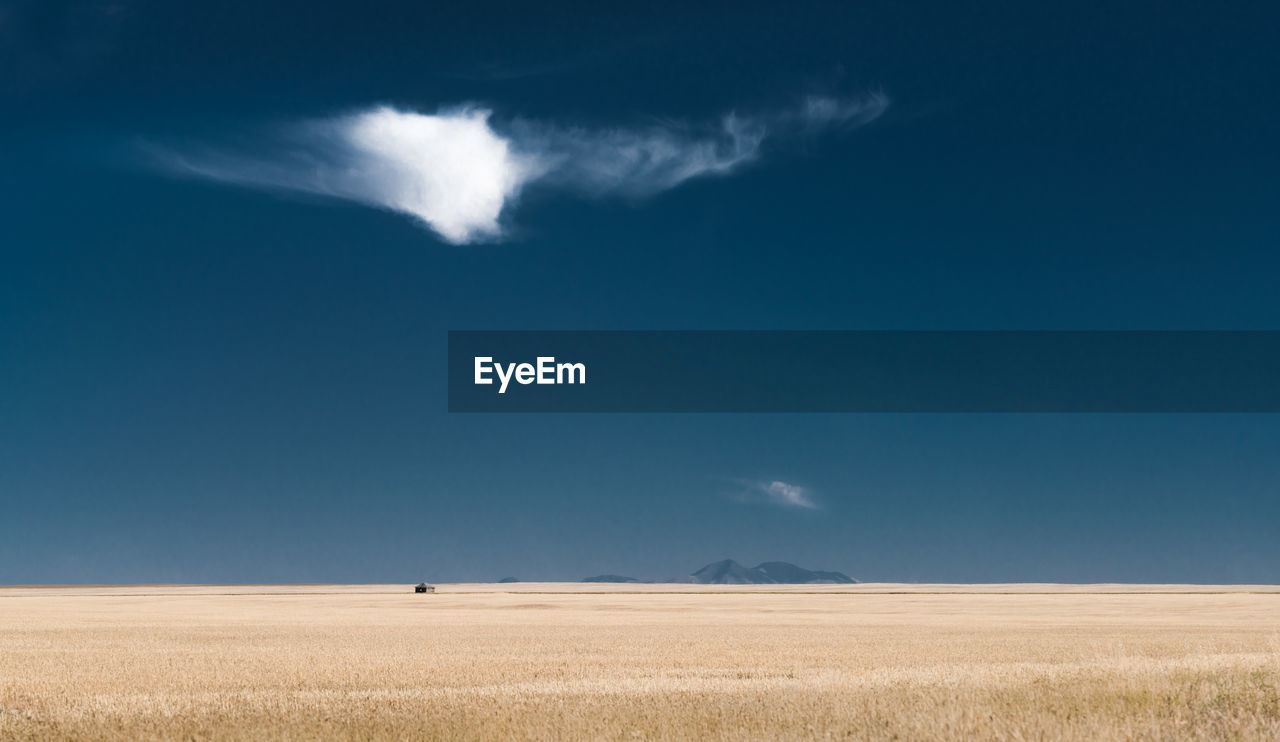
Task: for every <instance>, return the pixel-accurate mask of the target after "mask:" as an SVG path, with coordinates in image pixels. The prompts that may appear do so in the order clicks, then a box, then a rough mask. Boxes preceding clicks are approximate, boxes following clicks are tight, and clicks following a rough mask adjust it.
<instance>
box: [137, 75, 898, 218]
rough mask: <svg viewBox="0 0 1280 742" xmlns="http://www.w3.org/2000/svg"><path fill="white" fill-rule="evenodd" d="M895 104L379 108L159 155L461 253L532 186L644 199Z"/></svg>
mask: <svg viewBox="0 0 1280 742" xmlns="http://www.w3.org/2000/svg"><path fill="white" fill-rule="evenodd" d="M887 105H888V101H887V100H886V99H885V98H884V97H883V96H879V95H874V96H870V97H867V98H864V99H859V100H853V101H849V100H844V101H842V100H835V99H831V98H810V99H808V100H806V101H805V102H804V104H803V105H802V106H800V107H798V108H797V109H795V110H788V111H781V112H775V113H772V114H765V115H734V114H730V115H726V116H724V117H723V118H722V119H721V120H720V121H718V122H716V123H715V124H712V125H704V126H690V125H684V124H655V125H653V126H649V127H645V128H607V129H589V128H585V127H564V126H556V125H551V124H546V123H540V122H533V121H527V120H521V119H516V120H513V121H510V122H508V123H507V125H506V126H505V127H502V126H500V127H495V126H494V122H493V120H492V119H493V116H492V113H491V111H489V110H487V109H484V108H479V107H474V106H472V107H461V108H452V109H444V110H441V111H438V112H436V113H430V114H424V113H416V112H412V111H402V110H398V109H395V108H391V107H389V106H379V107H375V108H371V109H369V110H366V111H362V112H359V113H355V114H352V115H347V116H340V117H336V118H331V119H325V120H320V121H312V122H309V123H306V124H302V125H298V126H293V127H288V128H286V129H285V130H284V131H283V132H282V134H283V139H282V140H279V141H272V142H265V143H261V144H259V145H257V146H254V147H252V148H251V149H250V151H248V152H245V151H231V152H229V151H227V150H213V151H211V150H205V151H203V152H190V151H187V152H183V153H175V152H172V151H169V152H164V153H161V154H160V160H161V162H162V164H163V165H165V166H166V167H167V168H169V169H170V170H172V171H175V172H179V173H183V174H186V175H191V176H196V177H202V178H208V179H211V180H217V181H223V182H227V183H233V184H239V185H244V186H251V187H257V188H264V189H277V190H286V191H299V192H305V193H312V194H318V195H323V196H329V197H333V198H340V199H345V200H350V201H355V202H359V203H364V204H368V205H371V206H375V207H380V208H384V209H389V210H391V211H396V212H400V213H403V214H407V215H409V216H411V217H414V218H416V219H418V220H419V221H421V222H422V223H423V224H425V225H426V226H428V227H429V228H431V229H432V230H434V231H435V232H436V233H437V234H439V235H440V236H441V237H442V238H444V239H445V240H448V241H449V242H454V243H466V242H476V241H482V240H486V239H497V238H500V237H501V236H502V234H503V226H502V221H503V218H504V216H505V215H506V214H507V212H508V211H509V210H510V208H511V206H512V204H513V203H515V202H516V200H517V199H518V197H519V195H520V192H521V190H522V189H523V188H525V187H526V186H528V185H530V184H533V183H538V184H539V185H541V186H545V187H548V188H555V189H560V190H566V191H571V192H574V193H578V194H585V195H590V196H610V195H622V196H630V197H643V196H649V195H653V194H655V193H658V192H661V191H665V190H668V189H671V188H674V187H676V186H678V185H680V184H681V183H683V182H685V181H687V180H690V179H693V178H699V177H707V176H714V175H725V174H728V173H731V172H733V171H735V170H737V169H738V168H740V167H742V166H743V165H745V164H747V163H749V162H752V161H753V160H755V159H757V158H758V157H759V156H760V153H761V148H762V145H763V144H764V143H765V141H766V140H767V139H769V138H771V137H772V138H785V137H797V136H806V135H812V134H814V133H817V132H819V131H822V130H826V129H831V128H836V127H841V126H844V127H848V126H856V125H859V124H862V123H865V122H867V121H870V120H871V119H874V118H875V117H877V116H879V115H880V113H882V112H883V111H884V109H885V108H886V107H887Z"/></svg>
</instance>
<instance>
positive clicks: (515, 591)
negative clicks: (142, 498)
mask: <svg viewBox="0 0 1280 742" xmlns="http://www.w3.org/2000/svg"><path fill="white" fill-rule="evenodd" d="M1136 591H1141V592H1136ZM320 738H322V739H552V738H566V739H690V740H693V739H696V740H705V739H826V738H841V739H844V738H851V739H877V740H878V739H904V740H967V739H1008V740H1029V739H1050V740H1056V739H1068V740H1093V739H1125V740H1130V739H1139V740H1140V739H1150V740H1174V739H1177V740H1182V739H1214V740H1217V739H1257V740H1262V739H1267V740H1276V739H1278V738H1280V593H1277V592H1276V591H1275V590H1274V589H1267V588H1252V587H1250V588H1186V589H1182V588H1178V587H1177V586H1143V587H1140V588H1138V587H1128V588H1127V587H1125V586H1101V587H1097V586H1095V587H1075V588H1064V587H1058V586H1035V585H1031V586H919V585H912V586H901V585H897V586H895V585H858V586H830V587H820V588H814V587H809V586H802V587H796V588H783V589H774V590H772V591H769V590H762V589H760V588H732V589H726V588H710V589H708V588H695V587H689V586H672V585H642V586H631V585H624V586H602V585H592V586H585V585H566V584H559V585H551V584H516V585H483V586H482V585H450V586H443V587H442V589H441V592H439V593H436V594H434V595H413V594H412V593H410V592H407V586H291V587H290V586H258V587H244V586H239V587H213V586H185V587H162V586H133V587H100V588H80V587H67V588H0V739H5V740H10V739H18V740H22V739H108V740H136V739H254V740H259V739H277V740H301V739H320Z"/></svg>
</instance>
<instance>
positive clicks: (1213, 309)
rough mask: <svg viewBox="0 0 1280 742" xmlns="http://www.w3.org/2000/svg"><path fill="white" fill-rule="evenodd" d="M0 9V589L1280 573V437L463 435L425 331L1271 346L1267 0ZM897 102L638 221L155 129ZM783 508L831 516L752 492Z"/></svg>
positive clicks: (709, 113) (678, 194) (1113, 426)
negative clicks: (373, 180)
mask: <svg viewBox="0 0 1280 742" xmlns="http://www.w3.org/2000/svg"><path fill="white" fill-rule="evenodd" d="M459 5H464V6H466V7H465V8H454V7H447V6H444V5H438V6H433V5H432V4H421V3H405V4H387V5H383V6H379V8H378V9H377V10H370V9H369V8H368V7H366V6H364V5H351V6H342V5H338V4H326V3H322V2H307V3H243V4H235V3H233V4H227V3H207V4H199V3H158V2H157V3H130V2H120V3H81V4H70V5H67V4H60V3H48V2H18V3H16V4H15V3H13V2H0V163H3V165H2V167H0V203H3V205H4V206H3V214H4V220H3V224H4V228H3V232H2V233H0V234H2V235H3V237H0V583H35V582H149V581H182V582H200V581H234V582H252V581H369V582H376V581H387V580H396V581H413V580H418V579H422V578H427V579H432V580H440V581H447V580H463V579H493V578H498V577H503V576H507V575H514V576H517V577H521V578H524V579H537V578H542V579H576V578H579V577H582V576H585V575H588V574H596V573H601V572H616V573H622V574H631V575H636V576H640V577H650V578H665V577H673V576H678V575H682V574H688V573H689V572H690V571H692V570H693V569H696V568H697V567H699V566H701V565H702V564H704V563H706V562H709V561H712V560H714V559H719V558H724V557H733V558H736V559H738V560H739V561H743V562H748V563H753V564H754V563H755V562H757V561H762V560H766V559H783V560H788V561H794V562H797V563H799V564H802V565H805V566H809V567H813V568H824V569H839V570H842V571H845V572H847V573H849V574H851V575H854V576H856V577H859V578H861V579H865V580H944V581H987V580H991V581H1003V580H1045V581H1178V582H1182V581H1199V582H1237V581H1239V582H1278V581H1280V527H1278V526H1277V525H1276V524H1277V523H1280V456H1277V455H1276V452H1277V451H1280V418H1278V417H1276V416H1269V415H1255V416H1232V415H1200V416H1175V415H1149V416H1141V415H1140V416H1126V415H1094V416H1089V415H1083V416H1082V415H1076V416H1071V415H1058V416H1055V415H1006V416H1001V415H967V416H966V415H914V416H912V415H903V416H894V415H879V416H859V415H807V416H802V415H794V416H792V415H761V416H751V415H707V416H696V415H669V416H667V415H633V416H569V415H563V416H557V415H545V416H538V415H529V416H516V415H512V416H492V415H488V416H466V415H449V414H448V413H446V412H445V382H444V371H445V332H446V331H447V330H449V329H686V328H687V329H720V328H724V329H1137V328H1142V329H1280V293H1278V292H1277V291H1276V277H1277V276H1278V275H1280V209H1277V208H1276V207H1277V202H1276V197H1277V193H1280V184H1278V183H1277V173H1278V172H1280V145H1277V143H1276V137H1275V122H1276V120H1277V116H1278V115H1280V89H1278V83H1277V79H1278V76H1277V74H1276V70H1278V69H1280V49H1278V48H1277V45H1276V44H1275V43H1274V29H1275V28H1277V27H1278V24H1280V11H1278V10H1276V8H1275V5H1274V4H1273V3H1233V4H1230V5H1231V7H1229V8H1226V7H1209V6H1208V5H1206V4H1203V3H1167V4H1163V5H1162V6H1159V7H1144V8H1139V7H1137V6H1121V7H1117V6H1116V5H1115V4H1104V3H1099V4H1074V5H1070V6H1053V7H1049V6H1046V5H1045V4H1042V3H1007V4H992V3H982V4H972V5H969V6H965V5H964V4H957V3H947V2H936V3H897V2H885V3H858V4H855V3H847V4H845V3H831V4H803V3H801V4H788V7H787V8H786V9H785V10H784V9H783V8H782V6H778V5H766V4H750V3H723V4H705V5H701V6H700V7H699V8H698V9H691V8H689V7H687V5H688V4H685V3H679V4H673V5H672V6H670V7H669V8H664V7H661V6H656V5H654V4H652V3H638V4H635V5H624V4H618V3H604V4H599V3H596V4H582V5H580V6H577V7H574V6H569V5H565V6H562V7H561V8H558V9H543V8H534V7H513V8H507V7H501V6H492V5H489V6H482V5H480V4H471V3H464V4H459ZM866 91H883V92H884V93H885V94H886V95H888V96H889V98H891V100H892V105H891V107H890V108H889V110H888V111H887V113H885V115H883V116H882V117H881V118H879V119H878V120H876V121H874V122H873V123H871V124H870V125H868V126H865V127H862V128H860V129H857V130H856V131H852V132H848V133H845V134H836V135H831V136H826V137H823V138H822V139H821V141H819V142H809V143H805V144H804V145H803V146H795V147H790V148H782V149H785V150H787V151H770V152H767V153H766V154H765V156H763V157H762V158H761V160H760V161H759V162H757V163H755V164H754V165H753V166H752V167H750V168H746V169H743V170H741V171H740V172H737V173H735V174H733V175H731V176H729V177H726V178H720V179H705V180H697V181H691V182H688V183H685V184H683V185H682V186H680V187H678V188H676V189H673V190H670V191H667V192H665V193H661V194H659V195H657V196H655V197H653V198H649V199H643V200H620V199H599V200H592V199H585V200H584V199H581V198H572V197H567V196H563V195H556V194H539V193H536V192H532V193H530V194H529V195H528V197H527V198H525V199H523V201H522V203H521V204H520V206H519V208H518V210H517V211H516V213H515V215H514V216H515V219H514V223H515V224H516V225H518V228H519V229H518V231H517V232H516V233H514V234H513V235H512V238H511V239H509V240H506V241H503V242H499V243H492V244H481V245H449V244H445V243H443V242H441V241H440V240H439V239H437V238H436V236H435V235H433V234H432V233H431V232H429V231H427V230H425V229H423V228H422V227H420V226H418V225H415V224H414V223H413V222H412V221H411V220H409V219H406V218H405V217H403V216H401V215H396V214H391V213H387V212H383V211H378V210H375V209H370V208H366V207H362V206H358V205H354V204H350V203H345V202H337V201H329V200H322V199H317V198H281V197H278V196H275V195H271V194H267V193H262V192H258V191H253V190H245V189H236V188H233V187H229V186H226V185H219V184H214V183H208V182H199V181H194V180H183V179H174V178H171V177H167V176H166V175H165V174H163V173H159V172H157V171H156V170H155V168H153V167H150V166H148V164H147V163H146V162H145V161H144V158H143V157H141V156H140V155H139V151H140V150H139V143H140V142H142V143H145V142H150V141H181V140H198V139H200V138H205V137H222V138H226V137H234V136H236V132H240V131H243V130H245V129H246V127H254V126H262V125H267V124H271V123H272V122H281V121H288V120H292V119H297V118H303V117H316V116H327V115H332V114H335V113H340V112H343V111H348V110H352V109H354V108H359V107H362V106H368V105H372V104H377V103H392V104H395V105H398V106H401V107H403V108H406V109H414V110H420V111H424V112H431V111H434V110H436V109H437V108H439V107H440V106H448V105H454V104H458V103H461V102H467V101H475V102H479V103H482V104H485V105H487V106H490V107H492V108H493V109H494V110H495V111H496V112H498V114H499V115H505V116H526V117H531V118H535V119H540V120H548V121H556V122H559V123H560V124H562V125H569V126H631V125H636V124H637V123H638V122H639V123H643V122H652V121H668V120H688V121H702V120H707V119H710V118H714V117H715V116H718V115H719V114H721V113H723V112H724V111H726V110H730V109H743V108H745V109H753V110H766V109H770V108H773V107H779V106H785V105H787V104H789V103H790V102H792V101H795V100H797V99H798V98H799V97H802V96H805V95H810V94H822V95H836V96H856V95H858V94H861V93H864V92H866ZM773 480H780V481H785V482H788V483H793V484H796V485H800V486H803V487H805V488H807V491H808V492H809V493H810V494H811V496H812V498H813V499H814V500H815V501H816V502H817V504H818V505H819V506H820V507H819V508H818V509H816V510H812V509H805V508H794V507H785V506H780V505H777V504H772V503H768V502H743V501H742V500H743V498H742V497H739V496H736V495H740V494H741V492H740V490H741V488H742V486H743V485H742V484H741V483H742V482H743V481H763V482H768V481H773Z"/></svg>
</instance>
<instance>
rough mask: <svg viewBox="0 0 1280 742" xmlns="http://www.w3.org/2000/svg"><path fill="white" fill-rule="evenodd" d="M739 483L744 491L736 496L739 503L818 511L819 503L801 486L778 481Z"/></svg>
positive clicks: (743, 480) (745, 480)
mask: <svg viewBox="0 0 1280 742" xmlns="http://www.w3.org/2000/svg"><path fill="white" fill-rule="evenodd" d="M737 481H738V484H740V485H741V486H742V490H741V491H740V492H738V494H737V495H736V499H738V500H739V501H742V502H756V503H767V504H770V505H778V506H781V507H789V508H804V509H806V510H817V509H818V503H816V502H814V500H813V497H812V496H811V495H810V493H809V490H807V489H806V488H804V487H801V486H799V485H795V484H788V483H786V482H782V481H778V480H776V479H775V480H772V481H758V480H750V479H741V480H737Z"/></svg>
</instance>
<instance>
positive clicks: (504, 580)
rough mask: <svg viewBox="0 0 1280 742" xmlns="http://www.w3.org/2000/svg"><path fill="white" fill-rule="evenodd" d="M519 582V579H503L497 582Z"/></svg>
mask: <svg viewBox="0 0 1280 742" xmlns="http://www.w3.org/2000/svg"><path fill="white" fill-rule="evenodd" d="M519 581H520V578H519V577H503V578H502V579H501V580H498V582H519Z"/></svg>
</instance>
